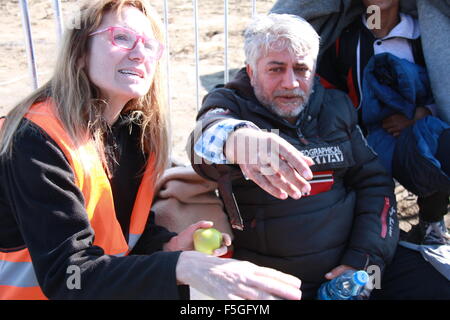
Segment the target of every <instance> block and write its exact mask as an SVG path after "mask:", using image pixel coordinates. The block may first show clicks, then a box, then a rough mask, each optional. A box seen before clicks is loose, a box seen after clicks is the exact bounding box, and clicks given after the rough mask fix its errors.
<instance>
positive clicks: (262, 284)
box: [176, 251, 302, 300]
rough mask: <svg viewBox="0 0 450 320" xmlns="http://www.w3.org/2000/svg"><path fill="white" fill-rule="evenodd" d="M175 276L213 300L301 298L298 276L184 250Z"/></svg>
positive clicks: (180, 281)
mask: <svg viewBox="0 0 450 320" xmlns="http://www.w3.org/2000/svg"><path fill="white" fill-rule="evenodd" d="M176 277H177V280H178V282H179V283H180V284H186V285H189V286H191V287H193V288H195V289H197V290H199V291H200V292H202V293H204V294H206V295H208V296H210V297H212V298H215V299H221V300H223V299H239V300H242V299H247V300H277V299H291V300H300V299H301V296H302V294H301V291H300V285H301V281H300V279H298V278H296V277H294V276H291V275H288V274H285V273H282V272H280V271H277V270H274V269H270V268H264V267H259V266H257V265H255V264H253V263H250V262H247V261H239V260H235V259H224V258H218V257H213V256H208V255H206V254H203V253H201V252H196V251H184V252H182V253H181V254H180V257H179V258H178V263H177V267H176Z"/></svg>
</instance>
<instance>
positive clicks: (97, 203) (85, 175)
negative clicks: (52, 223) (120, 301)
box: [0, 100, 155, 300]
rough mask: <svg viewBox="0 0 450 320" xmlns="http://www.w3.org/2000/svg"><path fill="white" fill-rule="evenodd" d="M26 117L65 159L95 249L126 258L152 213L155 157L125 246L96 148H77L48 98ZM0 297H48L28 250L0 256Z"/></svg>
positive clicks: (147, 168) (142, 182)
mask: <svg viewBox="0 0 450 320" xmlns="http://www.w3.org/2000/svg"><path fill="white" fill-rule="evenodd" d="M25 117H26V118H27V119H28V120H30V121H31V122H33V123H34V124H35V125H37V126H39V127H40V128H42V129H43V130H44V131H45V132H46V133H47V134H48V135H49V136H50V137H51V138H52V139H53V140H54V141H55V142H56V143H57V144H58V146H59V147H60V148H61V150H62V151H63V153H64V155H65V156H66V158H67V160H68V161H69V163H70V166H71V167H72V170H73V172H74V175H75V183H76V185H77V187H78V188H80V190H81V191H82V193H83V196H84V199H85V207H86V213H87V215H88V218H89V222H90V224H91V226H92V228H93V229H94V232H95V240H94V244H93V245H95V246H99V247H101V248H102V249H103V250H104V252H105V254H108V255H115V256H124V255H127V254H128V253H129V252H130V251H131V250H132V248H133V247H134V245H135V244H136V243H137V241H138V240H139V238H140V236H141V234H142V232H143V231H144V228H145V225H146V222H147V219H148V215H149V213H150V208H151V204H152V199H153V194H154V185H155V184H154V180H153V176H152V173H153V170H154V157H153V156H152V157H150V160H149V161H148V164H147V167H146V169H145V172H144V175H143V177H142V181H141V184H140V186H139V190H138V193H137V196H136V200H135V203H134V207H133V212H132V214H131V220H130V228H129V239H128V242H127V241H126V239H125V237H124V235H123V233H122V229H121V226H120V224H119V222H118V221H117V218H116V213H115V210H114V200H113V196H112V192H111V185H110V183H109V180H108V177H107V175H106V173H105V170H104V169H103V165H102V162H101V161H100V157H99V155H98V153H97V151H96V149H95V147H94V145H93V144H92V143H91V142H88V143H85V144H83V145H81V146H79V147H75V145H74V143H73V141H72V139H71V138H70V137H69V135H68V134H67V132H66V131H65V130H64V128H63V126H62V124H61V122H60V121H59V120H58V118H57V117H56V112H55V106H54V104H53V103H52V102H51V101H50V100H47V101H45V102H41V103H37V104H35V105H33V106H32V107H31V109H30V111H29V112H28V113H27V114H26V115H25ZM2 122H3V121H1V122H0V126H1V124H2ZM82 160H85V161H83V162H82ZM86 160H87V161H86ZM82 163H84V164H85V165H86V164H87V165H88V166H89V168H88V169H89V171H86V170H85V168H84V167H83V165H82ZM44 236H48V235H44ZM61 285H66V284H65V283H63V284H61ZM0 299H14V300H16V299H17V300H28V299H47V298H46V296H45V295H44V293H43V292H42V290H41V288H40V286H39V284H38V282H37V279H36V275H35V272H34V268H33V265H32V260H31V256H30V253H29V251H28V249H27V248H25V249H22V250H18V251H12V252H0Z"/></svg>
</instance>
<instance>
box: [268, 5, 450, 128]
mask: <svg viewBox="0 0 450 320" xmlns="http://www.w3.org/2000/svg"><path fill="white" fill-rule="evenodd" d="M400 7H401V9H400V10H401V11H402V12H405V13H408V14H410V15H412V16H413V17H415V18H417V19H418V20H419V24H420V29H421V35H422V37H421V39H422V45H423V51H424V56H425V62H426V65H427V69H428V74H429V76H430V82H431V87H432V90H433V95H434V98H435V102H436V105H437V112H438V114H437V116H438V117H439V118H441V119H442V120H444V121H446V122H447V123H449V124H450V63H449V60H450V0H401V1H400ZM271 12H274V13H290V14H295V15H299V16H301V17H303V18H304V19H306V20H308V21H309V22H310V23H311V25H312V26H313V27H314V28H315V29H316V30H317V32H318V33H319V35H320V37H321V51H320V53H319V59H320V56H321V54H322V53H323V52H324V51H325V50H326V49H327V48H328V47H329V46H330V45H331V44H332V43H333V42H334V41H335V40H336V39H337V37H338V36H339V35H340V33H341V32H342V30H343V29H344V28H345V27H346V26H347V25H349V24H350V23H351V22H352V21H353V20H354V19H355V18H356V17H357V16H359V15H361V14H362V13H363V12H364V7H363V5H362V1H361V0H278V1H277V2H276V3H275V5H274V6H273V8H272V9H271Z"/></svg>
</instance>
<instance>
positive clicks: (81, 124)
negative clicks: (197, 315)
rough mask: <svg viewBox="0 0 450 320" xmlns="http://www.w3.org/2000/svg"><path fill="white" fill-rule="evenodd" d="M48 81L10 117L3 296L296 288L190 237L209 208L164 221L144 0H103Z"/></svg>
mask: <svg viewBox="0 0 450 320" xmlns="http://www.w3.org/2000/svg"><path fill="white" fill-rule="evenodd" d="M80 18H81V19H80V20H81V25H80V28H77V29H72V30H67V31H66V34H65V41H64V44H63V46H62V48H61V53H60V55H59V58H58V62H57V64H56V68H55V72H54V75H53V77H52V78H51V80H50V81H49V82H48V83H46V84H45V85H44V86H43V87H41V88H39V89H38V90H36V91H35V92H33V93H32V94H31V95H30V96H29V97H27V98H26V99H24V100H23V101H22V102H20V103H19V104H18V105H17V106H16V107H15V108H13V109H12V111H11V112H10V113H9V114H8V115H7V116H6V118H4V119H2V120H0V126H1V129H0V157H1V162H0V181H1V182H0V299H45V298H50V299H67V298H74V299H179V298H187V297H188V295H186V292H185V290H184V289H185V288H186V287H185V286H182V285H192V286H194V287H196V288H197V289H198V290H200V291H202V292H204V293H206V294H208V295H210V296H213V297H216V298H221V299H224V298H236V299H266V298H267V299H270V298H277V297H279V298H287V299H289V298H291V299H298V298H300V295H301V293H300V290H299V287H300V281H299V280H298V279H297V278H295V277H292V276H289V275H286V274H282V273H280V272H278V271H275V270H272V269H267V268H261V267H258V266H256V265H253V264H250V263H247V262H243V261H236V260H233V259H222V258H218V257H216V256H218V255H222V254H224V253H225V252H226V251H227V249H226V246H229V245H230V242H231V240H230V237H229V235H226V234H224V243H223V247H221V248H219V249H217V250H216V251H215V252H214V255H215V256H208V255H205V254H203V253H199V252H195V251H192V250H193V244H192V235H193V232H194V231H195V230H196V229H198V228H207V227H211V225H212V223H211V222H207V221H199V222H198V223H195V224H193V225H191V226H190V227H188V228H187V229H186V230H184V231H182V232H181V233H179V234H178V235H177V234H174V233H171V232H169V231H167V230H166V229H164V228H162V227H159V226H157V225H155V223H154V218H153V216H152V214H151V211H150V208H151V204H152V203H151V202H152V198H153V193H154V185H155V180H156V179H157V178H158V177H159V176H160V174H161V173H162V172H163V170H164V169H165V168H166V165H167V162H168V160H167V158H168V139H167V136H168V134H167V119H166V117H165V106H164V105H165V101H164V97H165V94H164V92H162V89H163V87H164V86H163V85H162V80H163V78H162V75H161V69H162V68H161V62H160V58H161V55H162V53H163V45H162V44H161V43H162V42H163V35H162V29H161V25H160V19H159V18H158V16H157V14H156V13H155V11H154V10H153V9H152V7H151V6H150V4H149V3H148V1H146V0H95V1H88V2H86V4H85V5H84V6H83V7H82V8H81V17H80Z"/></svg>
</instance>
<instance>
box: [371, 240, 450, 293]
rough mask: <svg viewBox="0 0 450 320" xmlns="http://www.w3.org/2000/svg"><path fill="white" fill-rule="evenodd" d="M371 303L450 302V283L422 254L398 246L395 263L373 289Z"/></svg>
mask: <svg viewBox="0 0 450 320" xmlns="http://www.w3.org/2000/svg"><path fill="white" fill-rule="evenodd" d="M370 299H371V300H450V281H449V280H447V278H445V277H444V276H443V275H442V274H441V273H439V271H437V270H436V269H435V268H434V267H433V266H432V265H431V264H430V263H428V262H427V261H425V259H423V257H422V255H421V254H420V252H417V251H414V250H410V249H407V248H404V247H401V246H397V251H396V253H395V256H394V259H393V261H392V262H391V264H389V265H388V266H387V267H386V269H385V271H384V274H383V277H382V280H381V289H374V290H373V291H372V294H371V296H370Z"/></svg>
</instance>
